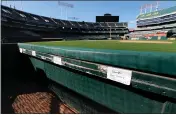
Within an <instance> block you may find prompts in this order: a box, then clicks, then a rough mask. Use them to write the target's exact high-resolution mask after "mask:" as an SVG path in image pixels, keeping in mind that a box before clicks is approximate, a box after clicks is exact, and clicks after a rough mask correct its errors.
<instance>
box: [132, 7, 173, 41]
mask: <svg viewBox="0 0 176 115" xmlns="http://www.w3.org/2000/svg"><path fill="white" fill-rule="evenodd" d="M175 28H176V6H174V7H171V8H167V9H163V10H159V11H154V12H150V13H146V14H141V15H139V16H138V17H137V28H136V29H135V30H134V31H132V32H131V33H130V34H129V37H130V38H132V39H153V40H166V39H167V37H168V38H169V37H173V36H174V35H173V34H172V33H169V31H170V30H172V29H175ZM158 32H160V33H163V34H158Z"/></svg>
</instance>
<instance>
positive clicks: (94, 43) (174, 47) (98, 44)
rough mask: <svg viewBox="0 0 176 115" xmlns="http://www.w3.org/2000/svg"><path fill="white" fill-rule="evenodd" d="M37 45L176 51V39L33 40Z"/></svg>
mask: <svg viewBox="0 0 176 115" xmlns="http://www.w3.org/2000/svg"><path fill="white" fill-rule="evenodd" d="M31 43H32V44H37V45H47V46H67V47H82V48H95V49H111V50H132V51H157V52H176V41H166V40H165V41H139V40H138V41H132V40H76V41H50V42H31Z"/></svg>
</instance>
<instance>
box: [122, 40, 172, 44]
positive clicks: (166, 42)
mask: <svg viewBox="0 0 176 115" xmlns="http://www.w3.org/2000/svg"><path fill="white" fill-rule="evenodd" d="M120 42H123V43H154V44H172V42H169V41H137V40H120Z"/></svg>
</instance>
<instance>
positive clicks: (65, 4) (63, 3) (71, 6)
mask: <svg viewBox="0 0 176 115" xmlns="http://www.w3.org/2000/svg"><path fill="white" fill-rule="evenodd" d="M58 5H59V6H63V7H65V8H66V20H67V8H74V6H73V4H69V3H65V2H61V1H58ZM61 17H62V7H61Z"/></svg>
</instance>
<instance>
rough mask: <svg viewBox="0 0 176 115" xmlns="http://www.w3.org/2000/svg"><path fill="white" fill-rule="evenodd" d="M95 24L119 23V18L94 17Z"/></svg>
mask: <svg viewBox="0 0 176 115" xmlns="http://www.w3.org/2000/svg"><path fill="white" fill-rule="evenodd" d="M96 22H119V16H96Z"/></svg>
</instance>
